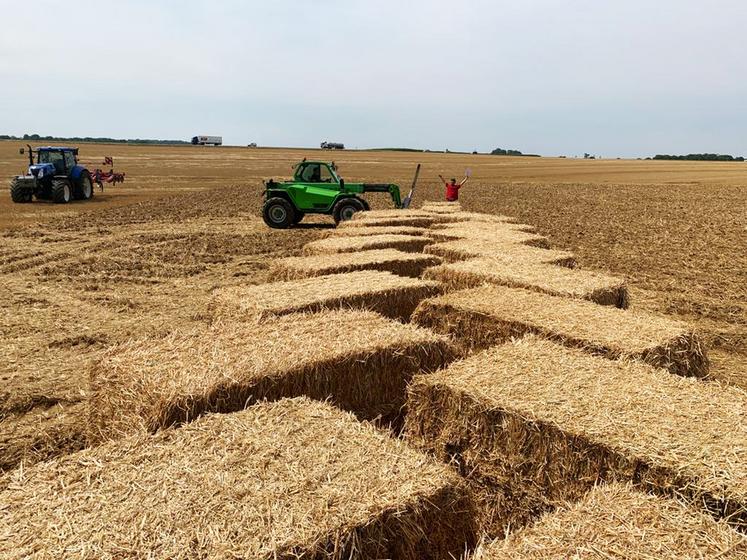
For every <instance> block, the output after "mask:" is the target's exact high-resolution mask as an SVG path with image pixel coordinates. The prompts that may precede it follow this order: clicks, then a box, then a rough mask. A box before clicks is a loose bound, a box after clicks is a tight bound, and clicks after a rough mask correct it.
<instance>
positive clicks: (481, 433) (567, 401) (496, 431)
mask: <svg viewBox="0 0 747 560" xmlns="http://www.w3.org/2000/svg"><path fill="white" fill-rule="evenodd" d="M407 411H408V412H407V418H406V433H407V436H408V437H409V439H410V440H411V441H412V442H413V443H415V444H416V445H417V446H418V447H420V448H422V449H424V450H427V451H430V452H433V453H435V454H436V455H437V456H439V457H440V458H441V459H443V460H446V461H450V462H452V463H453V464H454V465H456V466H457V467H458V468H459V470H460V472H462V473H464V474H466V475H467V476H468V477H469V478H470V480H471V481H472V482H473V485H474V487H475V488H476V489H477V490H478V491H479V492H481V493H482V494H481V498H480V501H481V502H482V503H484V504H485V506H486V509H485V510H484V511H485V525H486V526H488V527H490V530H491V532H493V534H502V532H503V531H504V530H505V529H506V528H507V527H509V526H519V525H523V524H525V523H526V522H528V521H530V520H531V519H534V518H535V517H536V516H538V515H539V514H541V513H543V512H545V511H547V510H550V509H552V508H553V507H555V506H557V505H559V504H560V503H562V502H563V501H565V500H576V499H578V498H580V497H581V495H582V494H583V493H584V492H586V491H587V490H588V489H590V488H591V487H592V486H594V485H595V484H597V483H599V482H603V481H632V482H635V483H636V484H639V485H640V486H641V487H644V488H650V489H653V490H656V491H660V492H665V493H672V494H677V495H679V496H681V497H682V498H684V499H686V500H688V501H689V502H691V503H692V504H693V505H694V506H697V507H699V508H703V509H705V510H706V511H708V512H709V513H710V514H712V515H714V516H715V517H723V518H725V519H727V521H729V523H731V524H734V525H735V526H738V527H742V528H747V446H746V445H745V442H746V441H747V393H745V392H744V391H742V390H740V389H737V388H733V387H729V386H723V385H720V384H718V383H715V382H713V383H703V382H702V381H700V380H698V379H693V378H686V377H680V376H676V375H670V374H669V373H667V372H666V371H664V370H661V369H657V368H652V367H650V366H648V365H645V364H640V363H637V362H628V361H623V360H619V361H618V360H616V361H613V360H605V359H603V358H600V357H596V356H590V355H588V354H585V353H584V352H582V351H580V350H577V349H568V348H564V347H562V346H560V345H557V344H554V343H551V342H549V341H546V340H542V339H538V338H535V337H530V338H528V339H524V340H520V341H518V342H515V343H508V344H505V345H502V346H499V347H495V348H491V349H489V350H486V351H484V352H481V353H478V354H475V355H473V356H471V357H470V358H468V359H466V360H464V361H461V362H456V363H454V364H452V365H451V366H450V367H448V368H447V369H445V370H443V371H441V372H438V373H435V374H432V375H423V376H416V378H415V379H414V380H413V382H412V384H411V386H410V390H409V396H408V401H407Z"/></svg>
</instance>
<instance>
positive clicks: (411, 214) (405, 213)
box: [353, 208, 430, 221]
mask: <svg viewBox="0 0 747 560" xmlns="http://www.w3.org/2000/svg"><path fill="white" fill-rule="evenodd" d="M417 217H420V218H428V217H430V214H429V213H428V212H424V211H423V210H416V209H414V208H413V209H409V208H408V209H404V208H402V209H397V210H367V211H365V212H356V213H355V214H353V220H354V221H366V220H378V219H380V218H417Z"/></svg>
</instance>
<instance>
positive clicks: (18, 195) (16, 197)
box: [10, 179, 32, 202]
mask: <svg viewBox="0 0 747 560" xmlns="http://www.w3.org/2000/svg"><path fill="white" fill-rule="evenodd" d="M31 196H32V195H31V193H30V192H27V191H26V189H24V188H23V186H21V182H20V181H19V180H18V179H13V180H12V181H11V182H10V199H11V200H12V201H13V202H31Z"/></svg>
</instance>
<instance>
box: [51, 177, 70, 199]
mask: <svg viewBox="0 0 747 560" xmlns="http://www.w3.org/2000/svg"><path fill="white" fill-rule="evenodd" d="M72 196H73V193H72V189H71V188H70V183H68V182H67V181H65V180H56V181H53V182H52V200H54V201H55V202H56V203H57V204H67V203H68V202H70V199H71V198H72Z"/></svg>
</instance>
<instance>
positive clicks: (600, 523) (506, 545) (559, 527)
mask: <svg viewBox="0 0 747 560" xmlns="http://www.w3.org/2000/svg"><path fill="white" fill-rule="evenodd" d="M473 558H474V560H504V559H505V560H509V559H510V560H567V559H569V558H600V559H602V558H605V559H606V558H625V559H626V560H653V559H656V560H683V559H686V558H688V559H689V558H693V559H695V558H721V559H723V560H737V559H743V558H747V539H745V537H744V536H743V535H742V534H740V533H738V532H737V531H735V530H734V529H732V528H731V527H729V526H728V525H727V524H726V523H724V522H723V521H721V522H716V521H714V520H713V519H712V518H710V517H708V516H706V515H704V514H702V513H699V512H697V511H695V510H694V509H692V508H688V507H685V506H684V505H682V504H680V503H678V502H677V501H676V500H672V499H669V498H662V497H657V496H651V495H647V494H644V493H641V492H638V491H636V490H635V489H634V488H632V487H631V486H629V485H625V484H610V485H605V486H601V487H598V488H595V489H594V490H592V491H591V492H589V494H587V495H586V496H585V497H584V498H583V499H582V500H581V501H580V502H579V503H577V504H574V505H567V506H565V507H563V508H562V509H560V510H559V511H557V512H556V513H551V514H548V515H545V516H544V517H542V518H541V519H540V520H539V521H538V522H537V523H536V524H535V525H533V526H532V527H529V528H527V529H524V530H522V531H520V532H518V533H516V534H514V535H511V536H509V537H508V539H505V540H498V541H495V542H494V543H492V544H490V545H487V546H484V547H481V549H480V550H479V551H478V552H477V553H476V554H475V555H474V557H473Z"/></svg>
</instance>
